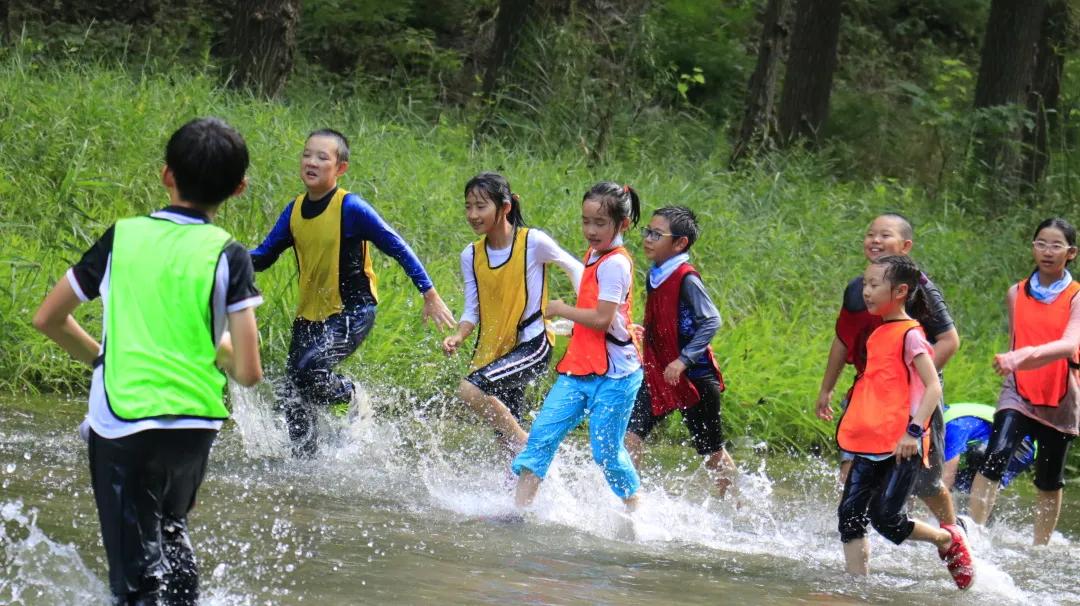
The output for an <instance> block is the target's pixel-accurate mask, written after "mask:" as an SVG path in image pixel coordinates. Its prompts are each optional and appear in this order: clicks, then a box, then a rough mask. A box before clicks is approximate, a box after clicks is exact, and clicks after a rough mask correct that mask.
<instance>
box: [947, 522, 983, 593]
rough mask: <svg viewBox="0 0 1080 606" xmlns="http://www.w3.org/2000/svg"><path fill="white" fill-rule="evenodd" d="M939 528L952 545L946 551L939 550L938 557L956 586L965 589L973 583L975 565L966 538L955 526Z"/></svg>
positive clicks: (960, 529) (961, 530)
mask: <svg viewBox="0 0 1080 606" xmlns="http://www.w3.org/2000/svg"><path fill="white" fill-rule="evenodd" d="M941 528H942V530H945V531H946V532H948V533H949V535H950V536H951V537H952V545H949V548H948V549H939V550H938V556H939V557H940V558H941V559H942V560H944V561H945V566H946V567H947V568H948V569H949V574H951V575H952V578H953V581H955V582H956V586H957V587H959V588H960V589H967V588H969V587H971V584H972V583H974V582H975V565H974V563H973V562H972V559H971V551H970V550H969V549H968V546H967V538H966V537H965V536H964V532H963V529H962V528H960V527H959V526H958V525H956V524H949V525H945V524H942V525H941Z"/></svg>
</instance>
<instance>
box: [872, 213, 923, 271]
mask: <svg viewBox="0 0 1080 606" xmlns="http://www.w3.org/2000/svg"><path fill="white" fill-rule="evenodd" d="M911 245H912V242H911V238H905V236H904V221H903V220H902V219H900V218H898V217H891V216H888V215H883V216H881V217H878V218H876V219H874V222H873V223H871V224H870V226H869V227H867V228H866V235H865V236H863V253H864V254H866V259H867V260H868V261H874V260H877V259H878V258H879V257H884V256H886V255H906V254H908V253H910V252H911Z"/></svg>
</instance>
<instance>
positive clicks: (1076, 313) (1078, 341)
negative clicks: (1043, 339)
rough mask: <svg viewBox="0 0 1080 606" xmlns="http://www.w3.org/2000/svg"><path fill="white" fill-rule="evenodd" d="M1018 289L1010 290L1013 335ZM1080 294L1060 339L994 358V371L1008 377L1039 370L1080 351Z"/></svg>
mask: <svg viewBox="0 0 1080 606" xmlns="http://www.w3.org/2000/svg"><path fill="white" fill-rule="evenodd" d="M1016 296H1017V293H1016V288H1015V287H1013V289H1010V290H1009V297H1008V305H1009V334H1010V336H1011V335H1012V323H1013V311H1014V309H1013V308H1014V305H1015V302H1016ZM1077 297H1080V294H1078V295H1076V296H1075V297H1073V304H1072V309H1071V310H1070V311H1069V323H1068V324H1067V325H1066V326H1065V332H1064V334H1062V335H1061V338H1060V339H1057V340H1055V341H1050V342H1049V343H1043V344H1042V345H1029V346H1027V347H1021V348H1020V349H1016V350H1013V351H1010V352H1007V353H1003V354H998V355H996V356H994V370H995V371H997V373H998V374H999V375H1002V376H1004V375H1007V374H1009V373H1011V372H1015V371H1017V370H1031V369H1033V368H1039V367H1040V366H1044V365H1046V364H1049V363H1050V362H1053V361H1054V360H1060V359H1062V358H1070V357H1072V356H1073V355H1074V354H1076V352H1077V349H1080V304H1078V303H1080V302H1078V301H1077Z"/></svg>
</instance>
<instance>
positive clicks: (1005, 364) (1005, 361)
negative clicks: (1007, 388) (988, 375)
mask: <svg viewBox="0 0 1080 606" xmlns="http://www.w3.org/2000/svg"><path fill="white" fill-rule="evenodd" d="M1011 357H1012V356H1010V355H1009V354H997V355H995V356H994V372H996V373H998V374H999V375H1001V376H1003V377H1005V376H1008V375H1009V373H1011V372H1015V371H1016V368H1015V367H1014V366H1013V365H1012V364H1011V363H1010V358H1011Z"/></svg>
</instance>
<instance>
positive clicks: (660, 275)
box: [649, 253, 690, 288]
mask: <svg viewBox="0 0 1080 606" xmlns="http://www.w3.org/2000/svg"><path fill="white" fill-rule="evenodd" d="M689 261H690V255H688V254H686V253H680V254H677V255H675V256H674V257H672V258H670V259H668V260H667V261H664V264H663V265H653V266H652V268H651V269H649V286H651V287H652V288H656V287H658V286H660V285H661V284H663V283H664V280H667V279H668V276H670V275H671V274H672V272H674V271H675V270H676V269H677V268H678V267H679V266H680V265H682V264H683V263H688V262H689Z"/></svg>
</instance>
